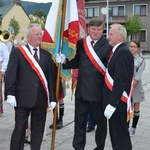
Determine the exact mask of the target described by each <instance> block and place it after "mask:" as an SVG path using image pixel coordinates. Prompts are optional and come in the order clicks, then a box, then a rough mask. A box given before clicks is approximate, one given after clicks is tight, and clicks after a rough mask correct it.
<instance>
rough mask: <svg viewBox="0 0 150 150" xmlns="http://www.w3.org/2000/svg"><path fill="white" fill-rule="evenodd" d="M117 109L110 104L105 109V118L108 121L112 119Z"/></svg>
mask: <svg viewBox="0 0 150 150" xmlns="http://www.w3.org/2000/svg"><path fill="white" fill-rule="evenodd" d="M115 110H116V108H115V107H113V106H111V105H110V104H108V105H107V106H106V108H105V111H104V116H105V117H106V118H107V119H110V118H111V116H112V115H113V113H114V112H115Z"/></svg>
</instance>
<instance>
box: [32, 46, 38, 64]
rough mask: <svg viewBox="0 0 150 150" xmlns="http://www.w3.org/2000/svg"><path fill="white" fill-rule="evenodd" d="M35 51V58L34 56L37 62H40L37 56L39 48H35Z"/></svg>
mask: <svg viewBox="0 0 150 150" xmlns="http://www.w3.org/2000/svg"><path fill="white" fill-rule="evenodd" d="M33 50H34V51H35V53H34V55H33V56H34V58H35V60H36V61H37V62H38V61H39V59H38V55H37V48H34V49H33Z"/></svg>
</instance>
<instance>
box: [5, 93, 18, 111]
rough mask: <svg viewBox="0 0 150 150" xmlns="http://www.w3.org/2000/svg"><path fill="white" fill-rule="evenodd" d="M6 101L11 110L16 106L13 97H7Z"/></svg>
mask: <svg viewBox="0 0 150 150" xmlns="http://www.w3.org/2000/svg"><path fill="white" fill-rule="evenodd" d="M6 101H7V103H8V104H9V105H10V106H11V107H12V108H14V107H16V106H17V102H16V98H15V96H13V95H8V96H7V100H6Z"/></svg>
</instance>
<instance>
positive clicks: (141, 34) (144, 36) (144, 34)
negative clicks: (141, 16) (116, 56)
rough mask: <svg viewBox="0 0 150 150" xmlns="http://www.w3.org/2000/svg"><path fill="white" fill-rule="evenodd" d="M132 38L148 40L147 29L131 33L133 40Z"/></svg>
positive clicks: (141, 40) (142, 40)
mask: <svg viewBox="0 0 150 150" xmlns="http://www.w3.org/2000/svg"><path fill="white" fill-rule="evenodd" d="M132 39H137V40H139V41H140V42H145V41H147V30H141V31H140V32H139V33H136V34H133V35H131V40H132Z"/></svg>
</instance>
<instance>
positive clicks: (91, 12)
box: [85, 7, 99, 18]
mask: <svg viewBox="0 0 150 150" xmlns="http://www.w3.org/2000/svg"><path fill="white" fill-rule="evenodd" d="M85 17H87V18H92V17H99V8H98V7H87V8H85Z"/></svg>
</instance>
